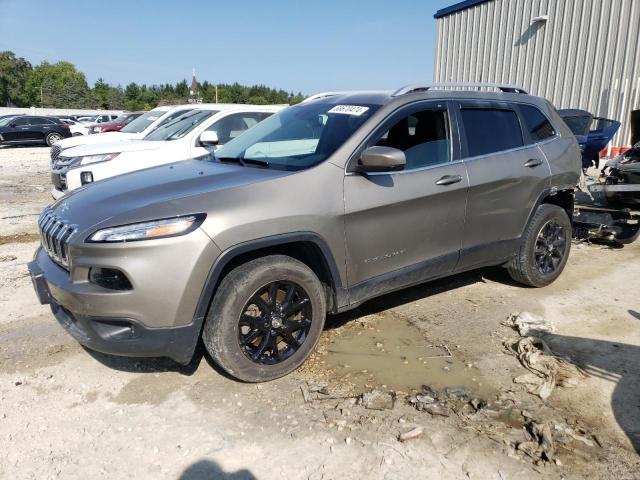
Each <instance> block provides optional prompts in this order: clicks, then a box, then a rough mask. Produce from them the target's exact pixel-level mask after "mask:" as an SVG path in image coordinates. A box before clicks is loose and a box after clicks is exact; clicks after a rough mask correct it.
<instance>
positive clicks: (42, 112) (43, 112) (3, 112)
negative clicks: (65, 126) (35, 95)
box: [0, 107, 122, 115]
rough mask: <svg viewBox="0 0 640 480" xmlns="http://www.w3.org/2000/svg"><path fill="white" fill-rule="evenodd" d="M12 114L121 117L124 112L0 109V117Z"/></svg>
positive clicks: (76, 109)
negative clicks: (110, 115)
mask: <svg viewBox="0 0 640 480" xmlns="http://www.w3.org/2000/svg"><path fill="white" fill-rule="evenodd" d="M11 113H23V114H25V115H98V114H103V113H111V114H115V115H119V114H121V113H122V110H87V109H82V108H36V107H30V108H18V107H0V115H9V114H11Z"/></svg>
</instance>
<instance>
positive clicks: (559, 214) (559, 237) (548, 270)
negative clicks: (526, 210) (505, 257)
mask: <svg viewBox="0 0 640 480" xmlns="http://www.w3.org/2000/svg"><path fill="white" fill-rule="evenodd" d="M570 250H571V220H570V219H569V216H568V215H567V212H565V211H564V210H563V209H562V208H560V207H558V206H557V205H550V204H543V205H540V206H539V207H538V209H537V210H536V213H535V214H534V216H533V218H532V219H531V221H530V222H529V224H528V225H527V228H526V230H525V232H524V235H523V236H522V238H521V240H520V246H519V248H518V251H517V252H516V253H515V255H514V257H513V258H512V259H511V261H510V262H509V264H508V265H507V270H508V271H509V275H510V276H511V278H513V279H514V280H515V281H516V282H519V283H522V284H524V285H529V286H531V287H544V286H547V285H549V284H550V283H552V282H553V281H554V280H555V279H556V278H558V277H559V276H560V274H561V273H562V270H563V269H564V267H565V265H566V264H567V260H568V258H569V252H570Z"/></svg>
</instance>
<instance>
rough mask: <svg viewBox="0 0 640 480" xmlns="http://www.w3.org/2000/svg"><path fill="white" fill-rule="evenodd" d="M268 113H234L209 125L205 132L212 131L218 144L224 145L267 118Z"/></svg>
mask: <svg viewBox="0 0 640 480" xmlns="http://www.w3.org/2000/svg"><path fill="white" fill-rule="evenodd" d="M269 115H270V114H269V113H258V112H251V113H235V114H232V115H229V116H227V117H224V118H223V119H221V120H218V121H217V122H215V123H214V124H213V125H211V126H210V127H209V128H207V130H211V131H214V132H216V133H217V134H218V140H219V141H220V144H221V145H222V144H225V143H227V142H228V141H230V140H233V139H234V138H236V137H237V136H238V135H240V134H241V133H242V132H244V131H245V130H248V129H249V128H251V127H253V126H254V125H257V124H258V122H261V121H262V120H264V119H265V118H267V117H268V116H269Z"/></svg>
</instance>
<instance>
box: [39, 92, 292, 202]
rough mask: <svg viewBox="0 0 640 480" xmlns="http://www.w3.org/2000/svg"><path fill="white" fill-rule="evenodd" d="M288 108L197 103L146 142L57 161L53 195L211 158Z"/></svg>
mask: <svg viewBox="0 0 640 480" xmlns="http://www.w3.org/2000/svg"><path fill="white" fill-rule="evenodd" d="M283 108H284V105H234V104H221V103H216V104H204V103H202V104H197V105H192V106H191V107H190V110H188V111H187V112H186V113H183V114H182V115H179V116H177V117H175V118H174V119H172V120H170V121H168V122H166V123H165V124H164V125H162V126H159V127H158V128H156V129H155V130H153V131H152V132H151V133H149V134H148V135H146V136H145V137H144V139H142V140H130V141H128V142H114V143H101V144H97V145H79V146H77V147H73V148H68V149H66V150H63V151H62V153H61V154H60V155H59V156H58V157H57V158H56V159H55V160H54V161H52V165H51V181H52V183H53V189H52V191H51V194H52V195H53V197H54V198H60V197H61V196H62V195H64V194H65V193H67V192H68V191H71V190H75V189H76V188H79V187H81V186H83V185H86V184H88V183H92V182H95V181H98V180H102V179H105V178H110V177H114V176H117V175H122V174H124V173H129V172H133V171H136V170H142V169H145V168H149V167H154V166H157V165H163V164H166V163H172V162H177V161H181V160H188V159H191V158H193V159H202V158H208V157H209V156H210V155H211V152H212V151H213V150H214V149H215V148H217V147H218V146H220V145H223V144H225V143H227V142H228V141H230V140H232V139H233V138H235V137H237V136H239V135H240V134H242V133H243V132H245V131H246V130H248V129H250V128H251V127H253V126H255V125H256V124H258V123H259V122H261V121H262V120H264V119H265V118H267V117H269V116H271V115H272V114H273V113H275V112H278V111H280V110H282V109H283ZM102 135H107V134H102ZM114 135H117V134H114Z"/></svg>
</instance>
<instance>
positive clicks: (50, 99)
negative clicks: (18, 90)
mask: <svg viewBox="0 0 640 480" xmlns="http://www.w3.org/2000/svg"><path fill="white" fill-rule="evenodd" d="M25 93H26V96H27V99H28V102H29V104H30V105H37V106H40V105H42V106H44V107H54V108H93V107H95V103H96V102H95V100H94V98H93V96H92V95H91V90H90V89H89V85H88V84H87V80H86V78H85V76H84V73H81V72H78V71H77V70H76V67H75V66H74V65H73V64H72V63H69V62H58V63H54V64H51V63H49V62H46V61H45V62H42V63H41V64H40V65H38V66H37V67H35V68H34V69H33V71H32V72H31V73H30V75H29V76H28V77H27V81H26V82H25Z"/></svg>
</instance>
